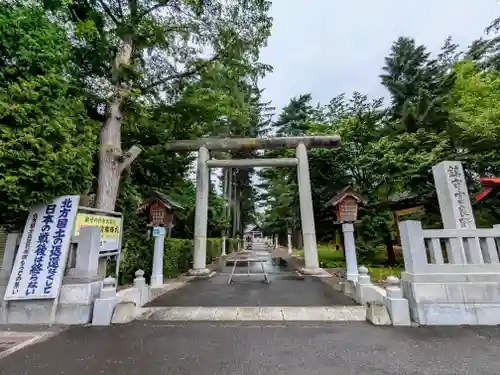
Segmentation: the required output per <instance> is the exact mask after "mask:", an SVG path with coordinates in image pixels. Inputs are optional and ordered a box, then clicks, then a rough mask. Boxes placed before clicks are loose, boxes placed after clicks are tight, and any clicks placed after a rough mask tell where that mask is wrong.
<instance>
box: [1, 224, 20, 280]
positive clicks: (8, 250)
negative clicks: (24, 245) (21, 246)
mask: <svg viewBox="0 0 500 375" xmlns="http://www.w3.org/2000/svg"><path fill="white" fill-rule="evenodd" d="M20 236H21V234H20V233H9V234H7V242H6V243H5V251H4V253H3V259H2V268H0V279H4V278H5V279H7V280H6V283H7V282H8V279H9V277H10V273H11V272H12V267H13V266H14V259H15V257H16V248H17V243H18V241H19V240H20ZM0 285H1V284H0ZM6 285H7V284H6Z"/></svg>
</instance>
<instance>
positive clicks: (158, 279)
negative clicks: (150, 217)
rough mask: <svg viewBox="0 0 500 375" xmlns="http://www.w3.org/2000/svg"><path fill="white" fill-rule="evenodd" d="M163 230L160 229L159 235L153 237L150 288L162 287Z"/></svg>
mask: <svg viewBox="0 0 500 375" xmlns="http://www.w3.org/2000/svg"><path fill="white" fill-rule="evenodd" d="M165 234H166V231H165V228H163V227H160V233H159V234H158V236H157V237H155V247H154V253H153V270H152V274H151V287H152V288H161V287H162V286H163V256H164V253H165Z"/></svg>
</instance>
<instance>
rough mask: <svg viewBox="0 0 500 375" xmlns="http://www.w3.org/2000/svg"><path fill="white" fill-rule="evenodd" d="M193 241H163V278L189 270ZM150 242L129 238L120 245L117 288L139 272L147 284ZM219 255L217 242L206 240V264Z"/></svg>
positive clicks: (216, 239) (151, 261)
mask: <svg viewBox="0 0 500 375" xmlns="http://www.w3.org/2000/svg"><path fill="white" fill-rule="evenodd" d="M193 246H194V245H193V240H190V239H183V238H167V239H166V240H165V252H164V257H163V275H164V276H165V277H176V276H178V275H180V274H181V273H184V272H187V271H188V270H189V268H191V267H192V266H193ZM153 248H154V240H153V239H151V238H150V239H147V238H146V236H129V237H128V238H127V240H126V241H124V246H123V255H122V262H121V264H120V278H119V283H120V284H129V283H131V282H132V281H133V280H134V277H135V271H137V270H138V269H142V270H144V272H145V277H146V279H147V280H148V281H149V278H150V276H151V271H152V267H153V252H154V250H153ZM220 254H221V239H219V238H208V239H207V257H206V262H207V264H210V263H212V262H214V261H215V260H216V259H217V258H218V257H219V256H220Z"/></svg>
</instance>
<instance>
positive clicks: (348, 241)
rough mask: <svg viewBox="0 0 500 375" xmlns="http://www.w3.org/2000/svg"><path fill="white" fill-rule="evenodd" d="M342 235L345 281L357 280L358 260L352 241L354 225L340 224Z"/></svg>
mask: <svg viewBox="0 0 500 375" xmlns="http://www.w3.org/2000/svg"><path fill="white" fill-rule="evenodd" d="M342 233H343V234H344V246H345V260H346V269H347V272H346V273H347V275H346V277H347V280H351V281H357V280H358V259H357V257H356V243H355V241H354V225H353V224H350V223H344V224H342Z"/></svg>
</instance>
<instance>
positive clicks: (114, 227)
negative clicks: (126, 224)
mask: <svg viewBox="0 0 500 375" xmlns="http://www.w3.org/2000/svg"><path fill="white" fill-rule="evenodd" d="M87 226H97V227H99V228H100V229H101V253H106V254H107V255H112V254H113V253H117V252H119V251H120V240H121V236H122V218H121V217H113V216H106V215H97V214H88V213H85V212H80V213H78V215H77V216H76V224H75V232H74V235H75V236H78V235H80V228H82V227H87Z"/></svg>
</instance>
